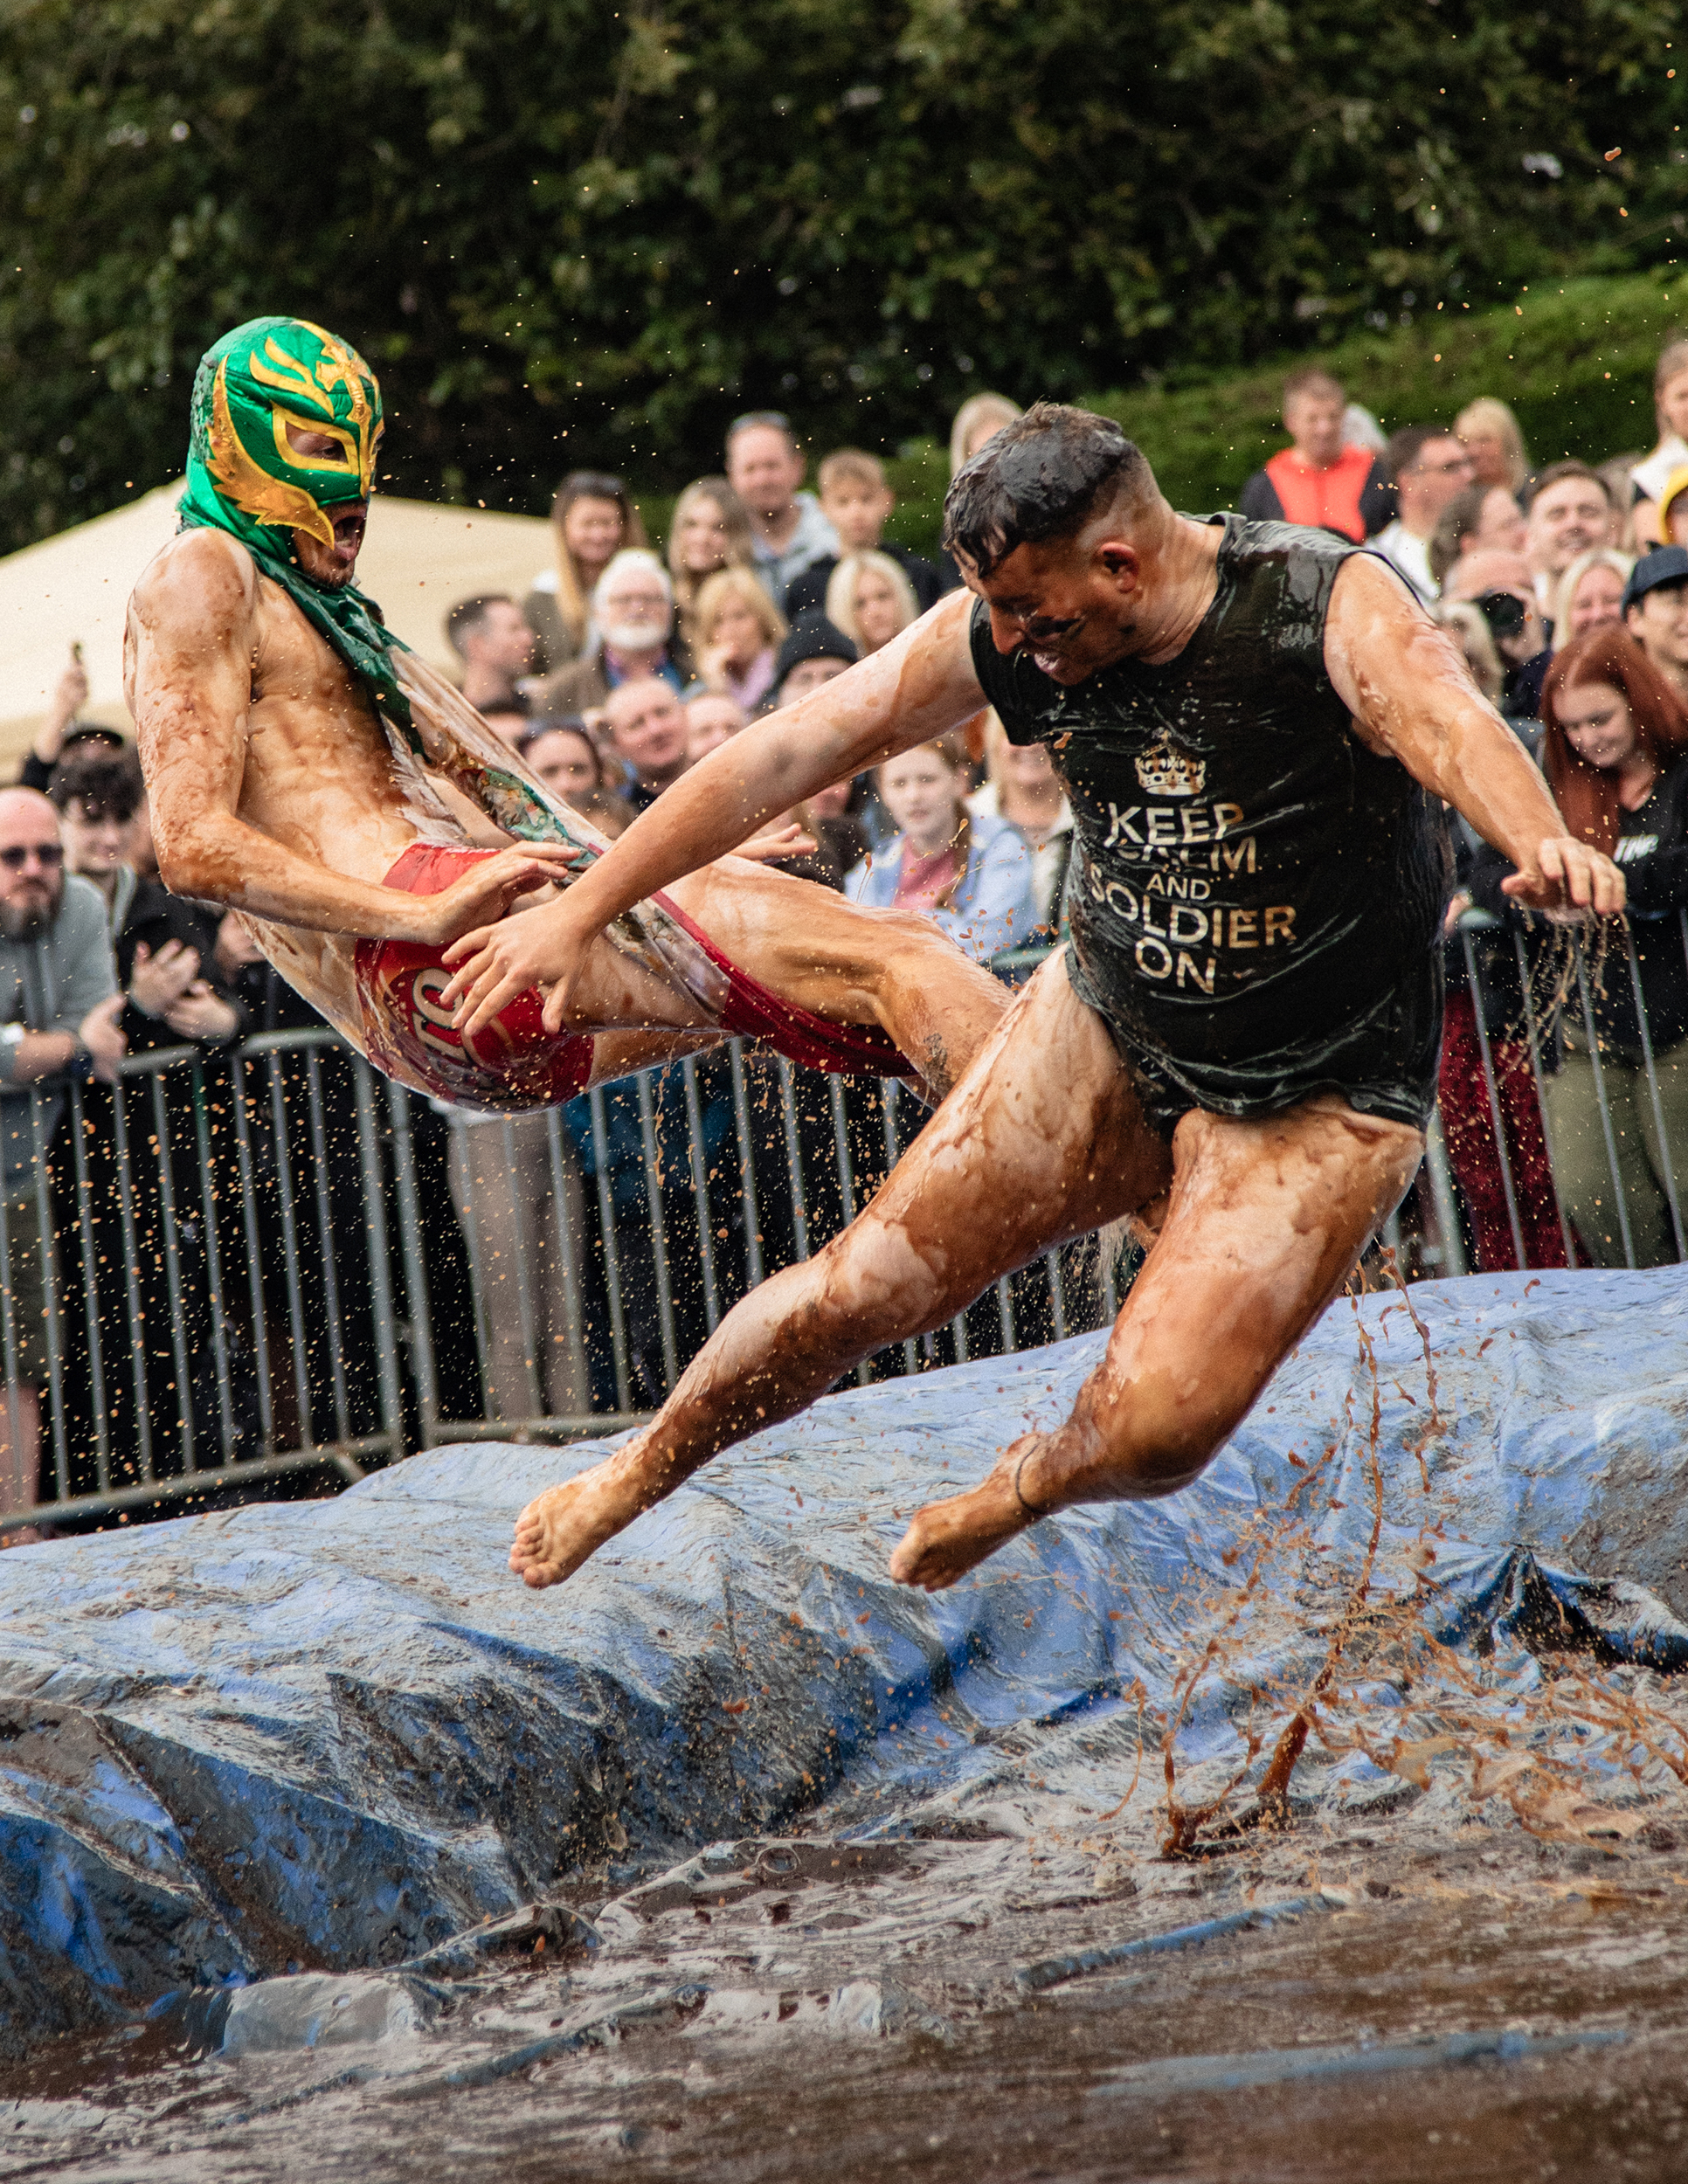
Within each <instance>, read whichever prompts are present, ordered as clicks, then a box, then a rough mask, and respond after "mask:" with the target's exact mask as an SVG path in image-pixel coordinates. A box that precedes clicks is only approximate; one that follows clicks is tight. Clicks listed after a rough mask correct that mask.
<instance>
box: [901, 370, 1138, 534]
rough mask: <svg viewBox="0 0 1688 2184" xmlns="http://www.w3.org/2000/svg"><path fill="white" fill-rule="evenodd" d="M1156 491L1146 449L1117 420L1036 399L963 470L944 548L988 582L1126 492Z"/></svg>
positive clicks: (950, 503) (948, 511) (947, 507)
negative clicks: (1024, 550)
mask: <svg viewBox="0 0 1688 2184" xmlns="http://www.w3.org/2000/svg"><path fill="white" fill-rule="evenodd" d="M1153 491H1154V473H1153V472H1152V470H1151V469H1150V467H1149V465H1148V462H1147V460H1146V459H1145V456H1144V455H1143V453H1142V451H1141V450H1140V449H1139V448H1138V446H1136V445H1135V444H1134V443H1133V442H1132V441H1131V440H1129V439H1126V437H1125V435H1124V432H1122V431H1121V430H1120V428H1119V426H1118V425H1116V424H1115V423H1114V421H1113V419H1112V418H1105V417H1097V415H1096V414H1095V413H1094V412H1093V411H1090V410H1075V409H1071V408H1069V406H1068V405H1067V404H1065V403H1062V402H1034V404H1032V406H1031V408H1030V409H1029V410H1027V412H1026V414H1025V416H1024V417H1019V418H1015V419H1014V420H1013V424H1012V425H1004V426H1003V427H1002V430H1001V431H1000V432H997V433H994V434H993V436H992V437H991V439H988V440H987V441H986V444H985V446H983V447H981V448H980V449H979V453H978V454H976V455H975V456H974V457H973V458H972V461H971V462H968V463H965V464H964V465H963V467H962V468H961V469H960V471H959V472H958V473H957V475H956V480H955V483H954V484H953V485H952V486H951V487H950V491H949V497H948V498H947V499H946V500H945V501H944V545H945V546H946V547H947V548H948V549H949V550H950V551H951V553H961V554H965V556H967V558H968V560H969V561H971V562H972V563H973V565H974V566H975V568H977V570H979V575H980V576H982V577H988V576H989V575H990V573H991V571H992V570H993V569H994V568H996V567H997V566H998V564H999V563H1001V562H1004V561H1006V560H1007V557H1008V556H1009V555H1010V554H1012V553H1013V551H1014V550H1015V549H1016V548H1018V547H1020V546H1027V545H1032V546H1035V545H1041V543H1042V542H1043V541H1044V540H1045V539H1048V538H1066V537H1069V536H1071V535H1072V534H1073V533H1074V532H1076V531H1077V530H1080V529H1082V528H1083V525H1084V524H1085V523H1086V522H1088V521H1089V520H1090V517H1091V516H1092V515H1094V514H1096V512H1097V510H1098V509H1099V508H1103V507H1105V506H1107V505H1109V504H1110V503H1111V502H1112V501H1115V500H1117V499H1118V498H1119V497H1120V496H1121V495H1124V496H1126V497H1128V498H1129V499H1131V501H1141V500H1144V499H1146V498H1147V497H1148V496H1149V495H1150V494H1152V493H1153Z"/></svg>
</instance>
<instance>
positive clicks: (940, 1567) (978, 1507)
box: [891, 1434, 1036, 1593]
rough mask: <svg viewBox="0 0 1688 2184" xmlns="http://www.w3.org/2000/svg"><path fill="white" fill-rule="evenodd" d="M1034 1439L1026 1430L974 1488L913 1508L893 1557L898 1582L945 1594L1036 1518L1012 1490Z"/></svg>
mask: <svg viewBox="0 0 1688 2184" xmlns="http://www.w3.org/2000/svg"><path fill="white" fill-rule="evenodd" d="M1034 1439H1035V1436H1034V1435H1032V1434H1027V1435H1025V1436H1024V1437H1023V1438H1022V1439H1021V1440H1020V1441H1015V1443H1014V1444H1013V1448H1009V1449H1007V1451H1005V1453H1004V1454H1003V1455H1002V1456H1001V1457H1000V1459H999V1461H998V1462H997V1465H996V1468H995V1469H994V1470H993V1471H992V1472H991V1474H990V1476H988V1477H987V1478H986V1479H984V1480H982V1481H981V1482H980V1483H979V1485H978V1486H976V1487H974V1488H973V1489H972V1491H971V1492H970V1493H967V1494H958V1495H956V1496H954V1497H953V1499H951V1500H950V1501H947V1502H929V1503H927V1505H926V1507H925V1508H924V1509H923V1510H917V1511H916V1512H915V1516H914V1518H913V1521H912V1522H911V1523H910V1526H909V1529H908V1531H906V1532H904V1533H903V1538H902V1539H901V1540H900V1542H899V1543H898V1545H897V1549H896V1553H895V1554H893V1555H892V1557H891V1575H892V1576H893V1577H894V1578H895V1579H896V1581H897V1583H898V1584H899V1585H916V1586H919V1587H920V1588H921V1590H922V1591H923V1592H926V1593H941V1592H942V1591H943V1590H944V1587H945V1586H950V1585H953V1584H954V1583H955V1581H956V1579H958V1578H960V1577H965V1575H966V1573H967V1572H968V1571H969V1570H971V1569H972V1568H973V1567H974V1566H975V1565H977V1564H979V1563H981V1562H983V1561H984V1560H985V1559H986V1557H987V1556H989V1555H993V1554H994V1553H995V1552H996V1551H997V1549H998V1548H999V1547H1006V1546H1007V1544H1008V1542H1009V1540H1011V1539H1012V1538H1013V1537H1014V1535H1015V1534H1016V1533H1017V1532H1022V1531H1026V1530H1027V1527H1028V1526H1029V1525H1031V1524H1034V1523H1035V1521H1036V1520H1035V1518H1034V1517H1031V1516H1030V1515H1028V1514H1027V1510H1026V1507H1025V1505H1024V1503H1022V1502H1021V1501H1020V1496H1018V1495H1017V1494H1016V1493H1015V1492H1014V1471H1015V1469H1016V1467H1017V1466H1018V1465H1019V1463H1020V1460H1021V1459H1022V1457H1024V1456H1025V1455H1027V1453H1028V1451H1029V1450H1030V1448H1031V1447H1032V1446H1033V1443H1034Z"/></svg>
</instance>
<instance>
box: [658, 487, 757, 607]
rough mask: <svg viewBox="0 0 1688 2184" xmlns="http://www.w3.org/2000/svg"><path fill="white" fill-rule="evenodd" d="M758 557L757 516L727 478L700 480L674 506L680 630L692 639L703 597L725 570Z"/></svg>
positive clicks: (671, 568) (672, 569)
mask: <svg viewBox="0 0 1688 2184" xmlns="http://www.w3.org/2000/svg"><path fill="white" fill-rule="evenodd" d="M754 560H755V554H754V549H753V542H752V536H751V512H750V510H749V509H748V508H746V507H745V506H744V502H743V501H741V500H740V499H739V497H738V495H737V494H736V493H735V492H734V491H733V489H732V487H730V485H729V484H728V483H727V480H725V479H724V478H694V479H693V480H692V482H691V483H690V485H688V487H686V489H685V491H684V492H683V493H682V494H681V496H680V498H679V499H678V500H677V501H675V504H674V519H673V521H672V522H671V523H670V524H669V526H668V574H669V575H670V576H671V577H673V578H674V603H675V610H676V612H678V614H679V616H680V626H681V629H683V630H684V631H685V632H686V635H687V637H688V639H691V641H692V643H693V646H694V648H695V645H696V638H695V632H694V631H693V628H692V617H693V615H694V613H695V611H696V607H697V595H698V593H699V592H700V591H702V589H703V586H704V584H706V583H707V582H708V580H709V578H710V577H712V576H714V575H715V574H716V570H721V569H749V568H751V566H752V565H753V563H754Z"/></svg>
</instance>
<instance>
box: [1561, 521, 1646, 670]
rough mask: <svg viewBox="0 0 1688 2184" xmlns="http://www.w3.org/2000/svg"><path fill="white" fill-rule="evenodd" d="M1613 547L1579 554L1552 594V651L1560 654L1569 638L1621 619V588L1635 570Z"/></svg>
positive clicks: (1592, 548) (1626, 558)
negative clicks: (1603, 623)
mask: <svg viewBox="0 0 1688 2184" xmlns="http://www.w3.org/2000/svg"><path fill="white" fill-rule="evenodd" d="M1635 565H1636V564H1635V563H1634V562H1633V561H1631V560H1630V558H1629V555H1628V554H1621V553H1619V552H1618V551H1617V549H1616V548H1615V547H1612V546H1591V547H1590V548H1589V549H1588V551H1587V553H1582V554H1579V555H1578V556H1577V557H1576V559H1575V560H1574V562H1573V563H1571V564H1570V566H1569V567H1568V568H1567V570H1566V571H1565V574H1564V575H1563V576H1562V577H1560V580H1559V583H1558V584H1557V585H1556V586H1555V588H1554V591H1553V650H1554V651H1555V652H1556V653H1562V652H1563V651H1564V650H1565V647H1566V646H1567V645H1568V644H1569V643H1570V642H1571V640H1572V639H1573V638H1575V637H1582V636H1585V635H1586V634H1587V633H1588V631H1590V630H1591V629H1598V628H1599V626H1600V625H1601V624H1602V622H1620V623H1621V622H1622V619H1623V587H1624V585H1625V584H1628V583H1629V571H1630V570H1632V569H1633V568H1634V567H1635Z"/></svg>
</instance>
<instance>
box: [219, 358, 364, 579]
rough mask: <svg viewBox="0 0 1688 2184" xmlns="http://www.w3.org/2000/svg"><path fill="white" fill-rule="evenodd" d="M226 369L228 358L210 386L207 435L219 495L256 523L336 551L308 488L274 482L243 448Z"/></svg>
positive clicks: (330, 527)
mask: <svg viewBox="0 0 1688 2184" xmlns="http://www.w3.org/2000/svg"><path fill="white" fill-rule="evenodd" d="M228 370H229V366H228V359H227V358H226V357H225V358H224V360H223V362H222V363H220V364H218V367H217V377H216V379H215V381H214V382H213V384H212V386H211V431H210V432H209V434H208V435H207V439H208V440H209V448H208V451H207V458H206V463H205V467H206V468H207V469H208V470H209V471H210V473H211V478H212V480H213V481H214V482H215V484H216V487H217V489H218V492H219V493H220V494H222V495H223V497H224V499H225V501H230V502H232V505H233V506H234V507H235V508H239V511H240V513H241V514H242V515H249V516H251V517H252V518H253V521H254V522H258V523H267V524H273V525H274V526H275V527H276V528H277V529H282V530H290V531H305V532H308V534H309V536H311V537H312V538H317V539H321V540H322V543H323V544H324V545H325V546H332V545H333V543H334V525H333V524H332V523H331V522H329V519H328V517H327V516H326V515H324V514H323V513H322V509H321V508H319V507H318V506H317V504H316V502H315V501H314V500H313V499H312V498H311V496H310V494H308V493H307V492H306V491H305V488H304V487H302V486H294V485H289V484H288V483H287V480H285V479H282V478H272V477H271V475H270V473H268V471H267V470H261V469H260V468H259V466H258V465H257V464H256V463H255V462H254V461H253V459H252V457H251V456H250V455H249V454H248V453H246V449H245V448H244V447H243V446H241V444H240V435H239V432H236V430H235V429H234V418H232V415H231V414H230V411H229V387H228ZM313 429H315V428H313Z"/></svg>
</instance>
